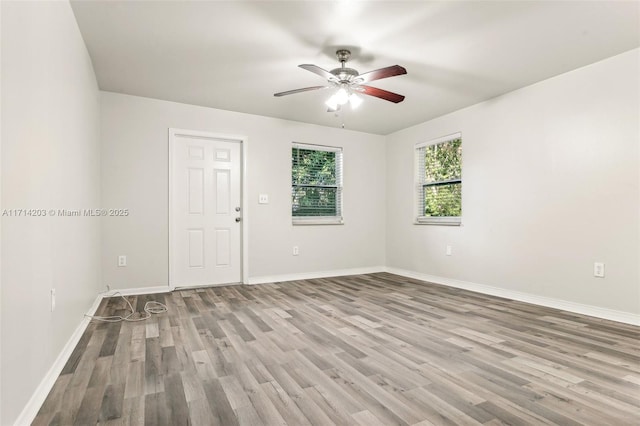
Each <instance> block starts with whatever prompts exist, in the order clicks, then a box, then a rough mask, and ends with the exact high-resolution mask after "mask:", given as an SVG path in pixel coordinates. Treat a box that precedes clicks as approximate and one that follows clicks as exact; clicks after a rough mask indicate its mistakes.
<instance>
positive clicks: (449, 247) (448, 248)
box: [445, 246, 451, 256]
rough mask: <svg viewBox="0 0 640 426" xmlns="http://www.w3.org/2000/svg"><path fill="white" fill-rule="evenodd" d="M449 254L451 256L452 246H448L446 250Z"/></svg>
mask: <svg viewBox="0 0 640 426" xmlns="http://www.w3.org/2000/svg"><path fill="white" fill-rule="evenodd" d="M445 254H446V255H447V256H451V246H447V250H446V251H445Z"/></svg>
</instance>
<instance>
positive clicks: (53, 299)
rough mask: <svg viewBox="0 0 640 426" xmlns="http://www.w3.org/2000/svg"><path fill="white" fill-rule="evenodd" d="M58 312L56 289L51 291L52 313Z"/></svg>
mask: <svg viewBox="0 0 640 426" xmlns="http://www.w3.org/2000/svg"><path fill="white" fill-rule="evenodd" d="M55 310H56V289H55V288H52V289H51V312H53V311H55Z"/></svg>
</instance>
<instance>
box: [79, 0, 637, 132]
mask: <svg viewBox="0 0 640 426" xmlns="http://www.w3.org/2000/svg"><path fill="white" fill-rule="evenodd" d="M72 7H73V10H74V13H75V15H76V19H77V21H78V25H79V27H80V31H81V32H82V35H83V37H84V40H85V43H86V44H87V47H88V49H89V53H90V55H91V58H92V60H93V66H94V68H95V71H96V74H97V78H98V84H99V86H100V88H101V89H102V90H106V91H112V92H119V93H127V94H132V95H138V96H145V97H150V98H157V99H164V100H169V101H175V102H183V103H188V104H194V105H202V106H207V107H213V108H220V109H225V110H231V111H239V112H246V113H251V114H259V115H264V116H270V117H278V118H284V119H289V120H296V121H302V122H307V123H315V124H320V125H325V126H336V127H337V126H341V125H342V124H343V123H344V125H345V127H346V128H349V129H353V130H360V131H364V132H369V133H376V134H388V133H391V132H394V131H396V130H400V129H403V128H406V127H409V126H411V125H414V124H418V123H421V122H423V121H426V120H429V119H431V118H434V117H437V116H440V115H443V114H446V113H448V112H451V111H455V110H457V109H460V108H464V107H466V106H469V105H473V104H475V103H478V102H480V101H483V100H486V99H489V98H492V97H495V96H498V95H500V94H503V93H506V92H509V91H512V90H514V89H517V88H520V87H523V86H526V85H529V84H532V83H535V82H537V81H540V80H544V79H546V78H549V77H552V76H554V75H557V74H560V73H563V72H566V71H569V70H572V69H575V68H578V67H581V66H584V65H587V64H590V63H593V62H596V61H598V60H601V59H604V58H607V57H609V56H613V55H616V54H618V53H621V52H624V51H627V50H630V49H633V48H635V47H638V46H639V45H640V2H637V1H622V2H615V1H585V2H583V1H565V2H560V1H511V2H507V1H496V2H491V1H406V2H402V1H367V2H364V1H350V0H342V1H304V2H302V1H300V2H291V1H287V2H282V1H280V2H272V1H252V2H245V1H225V2H221V1H208V2H203V1H197V2H193V1H190V2H185V1H174V2H166V1H165V2H159V1H158V2H156V1H125V2H115V1H72ZM342 47H348V48H351V50H352V52H353V55H352V60H351V61H350V62H349V66H351V67H352V68H356V69H357V70H358V71H360V73H363V72H366V71H370V70H374V69H378V68H382V67H386V66H389V65H395V64H399V65H402V66H404V67H405V68H406V69H407V72H408V74H407V75H403V76H398V77H393V78H389V79H384V80H379V81H374V82H372V83H370V85H372V86H376V87H380V88H382V89H386V90H390V91H393V92H397V93H400V94H403V95H405V96H406V99H405V101H404V102H402V103H399V104H393V103H390V102H386V101H382V100H380V99H377V98H372V97H365V102H364V103H363V104H362V105H361V106H360V108H359V109H358V110H355V111H351V110H347V111H344V112H343V113H342V115H341V116H339V117H336V116H335V114H332V113H328V112H326V107H325V106H324V101H325V100H326V99H327V98H328V97H329V94H328V92H327V91H315V92H305V93H299V94H295V95H291V96H287V97H281V98H275V97H274V96H273V93H275V92H280V91H285V90H290V89H297V88H301V87H306V86H316V85H322V84H323V83H324V80H323V79H322V78H321V77H319V76H317V75H315V74H312V73H310V72H308V71H305V70H303V69H300V68H298V67H297V65H299V64H304V63H312V64H316V65H318V66H320V67H322V68H324V69H327V70H330V69H332V68H336V67H337V66H338V65H339V64H338V62H337V60H336V59H335V50H336V49H337V48H342Z"/></svg>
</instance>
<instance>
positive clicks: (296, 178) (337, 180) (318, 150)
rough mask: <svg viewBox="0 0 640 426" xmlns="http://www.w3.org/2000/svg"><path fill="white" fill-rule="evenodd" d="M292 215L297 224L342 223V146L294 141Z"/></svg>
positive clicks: (292, 154) (292, 152)
mask: <svg viewBox="0 0 640 426" xmlns="http://www.w3.org/2000/svg"><path fill="white" fill-rule="evenodd" d="M291 192H292V196H291V216H292V217H293V224H294V225H311V224H313V225H317V224H341V223H342V148H334V147H327V146H319V145H305V144H296V143H294V144H293V149H292V151H291Z"/></svg>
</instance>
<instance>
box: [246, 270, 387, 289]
mask: <svg viewBox="0 0 640 426" xmlns="http://www.w3.org/2000/svg"><path fill="white" fill-rule="evenodd" d="M377 272H386V268H385V267H384V266H370V267H366V268H351V269H336V270H332V271H318V272H300V273H297V274H284V275H271V276H262V277H251V278H249V282H248V283H247V284H251V285H253V284H269V283H276V282H284V281H298V280H313V279H316V278H330V277H343V276H347V275H362V274H375V273H377Z"/></svg>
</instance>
